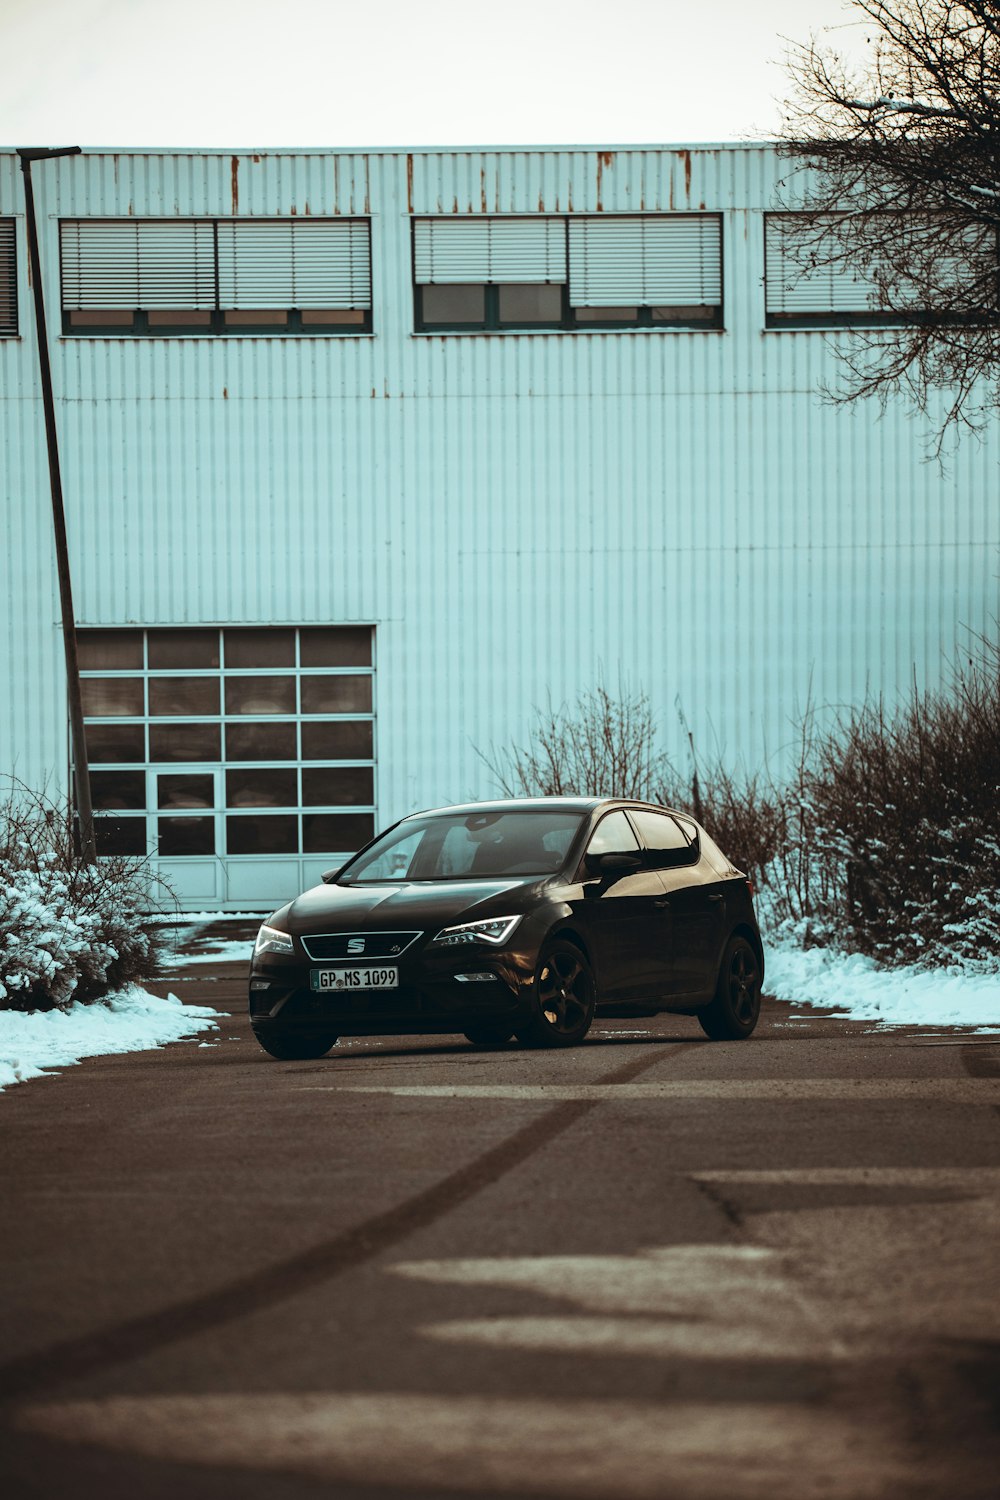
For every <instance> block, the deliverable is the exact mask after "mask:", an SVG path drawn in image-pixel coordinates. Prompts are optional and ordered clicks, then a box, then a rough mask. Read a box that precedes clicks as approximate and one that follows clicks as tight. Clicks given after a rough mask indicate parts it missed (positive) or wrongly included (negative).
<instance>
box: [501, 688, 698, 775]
mask: <svg viewBox="0 0 1000 1500" xmlns="http://www.w3.org/2000/svg"><path fill="white" fill-rule="evenodd" d="M656 739H657V733H656V722H655V720H654V718H653V711H652V709H651V707H650V704H649V699H648V698H647V697H646V695H645V694H644V693H636V692H632V691H630V690H628V689H624V690H622V691H621V692H620V693H619V695H618V696H617V697H612V695H611V693H609V692H608V690H607V688H606V687H604V686H603V685H602V686H599V687H598V688H596V689H595V690H594V691H593V692H586V693H581V694H580V696H579V697H578V698H577V700H576V702H575V703H574V704H573V706H572V707H571V708H567V706H566V705H565V704H564V705H562V706H561V707H560V708H553V707H552V704H551V702H550V703H549V706H548V707H547V708H546V709H545V710H544V711H543V710H540V709H536V711H535V726H534V730H533V733H532V737H531V744H530V745H529V746H528V748H527V749H506V748H505V749H501V750H499V751H497V750H494V751H492V752H491V754H490V755H484V754H483V753H482V752H481V751H480V752H479V754H480V758H481V759H482V760H483V761H484V762H485V764H486V766H487V768H488V769H489V770H490V771H491V772H492V774H493V776H494V777H495V779H496V782H497V785H498V786H499V787H500V789H501V790H502V791H503V793H504V796H506V797H629V798H633V799H635V800H636V801H640V802H646V801H650V800H652V799H653V792H654V789H655V788H657V787H659V786H661V785H662V784H664V783H665V782H670V783H672V784H673V783H675V782H676V774H675V772H674V768H673V765H672V763H671V761H670V759H669V757H668V756H667V755H666V754H665V753H664V752H663V751H661V750H659V749H658V748H657V744H656Z"/></svg>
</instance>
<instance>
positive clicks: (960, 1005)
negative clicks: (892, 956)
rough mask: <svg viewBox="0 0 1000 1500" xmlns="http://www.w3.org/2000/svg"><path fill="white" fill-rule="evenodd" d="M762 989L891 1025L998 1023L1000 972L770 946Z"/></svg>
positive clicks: (800, 1002)
mask: <svg viewBox="0 0 1000 1500" xmlns="http://www.w3.org/2000/svg"><path fill="white" fill-rule="evenodd" d="M765 956H766V960H767V967H766V976H765V981H764V989H765V991H766V993H767V994H769V995H774V996H776V997H777V998H778V999H779V1000H787V1001H790V1002H791V1003H792V1004H796V1005H816V1006H822V1007H829V1008H830V1009H831V1010H832V1011H833V1012H834V1014H835V1015H836V1016H838V1017H840V1016H843V1017H845V1018H847V1019H850V1020H852V1021H881V1022H882V1023H883V1024H884V1025H887V1026H974V1027H977V1028H978V1029H980V1030H992V1029H994V1028H996V1027H1000V974H996V973H993V974H970V973H968V972H963V971H962V970H961V969H959V968H958V967H957V966H956V967H953V968H940V969H920V968H915V967H913V966H912V965H911V966H907V967H903V968H898V969H896V968H893V969H886V968H883V967H881V966H880V965H879V964H877V963H876V962H875V961H874V959H871V958H867V957H865V956H864V955H863V954H859V953H838V952H837V951H836V950H834V949H831V948H797V947H792V946H790V945H789V946H778V947H770V946H768V947H767V948H766V950H765Z"/></svg>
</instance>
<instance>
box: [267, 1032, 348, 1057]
mask: <svg viewBox="0 0 1000 1500" xmlns="http://www.w3.org/2000/svg"><path fill="white" fill-rule="evenodd" d="M254 1036H255V1037H256V1038H257V1040H258V1042H260V1045H261V1046H262V1047H263V1049H264V1051H265V1052H268V1053H270V1055H271V1056H272V1057H276V1058H277V1059H278V1060H279V1062H303V1061H305V1059H306V1058H311V1057H325V1056H326V1054H327V1053H328V1052H329V1050H330V1048H331V1047H332V1046H333V1045H334V1043H335V1042H336V1041H337V1040H338V1037H337V1034H336V1032H333V1031H311V1032H303V1033H296V1032H294V1031H275V1030H273V1029H272V1028H271V1027H268V1029H267V1031H257V1030H255V1031H254Z"/></svg>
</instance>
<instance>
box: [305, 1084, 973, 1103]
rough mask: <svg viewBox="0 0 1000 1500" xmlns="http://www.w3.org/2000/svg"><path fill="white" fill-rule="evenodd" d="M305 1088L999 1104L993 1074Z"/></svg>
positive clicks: (607, 1098) (419, 1095)
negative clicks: (932, 1076)
mask: <svg viewBox="0 0 1000 1500" xmlns="http://www.w3.org/2000/svg"><path fill="white" fill-rule="evenodd" d="M300 1089H301V1090H302V1091H304V1092H306V1093H320V1094H331V1093H332V1094H394V1095H396V1096H397V1098H402V1099H539V1100H543V1101H547V1102H551V1103H561V1102H562V1101H563V1100H588V1101H590V1100H592V1101H594V1102H596V1103H600V1102H607V1103H616V1104H620V1103H624V1102H625V1101H627V1100H635V1101H641V1100H644V1099H681V1100H683V1099H726V1100H731V1099H743V1100H758V1099H759V1100H762V1101H765V1102H767V1103H773V1102H775V1101H777V1102H782V1101H789V1102H793V1103H794V1102H795V1101H798V1100H807V1101H809V1102H814V1101H815V1100H819V1099H848V1100H851V1101H858V1100H874V1101H877V1102H887V1101H889V1100H894V1099H923V1100H927V1101H935V1100H936V1101H938V1102H940V1103H944V1104H1000V1079H994V1078H880V1079H868V1078H859V1079H854V1078H751V1079H747V1078H742V1079H733V1080H730V1079H722V1078H706V1079H685V1080H683V1081H681V1080H674V1081H672V1082H669V1083H582V1084H581V1083H575V1084H555V1083H554V1084H547V1083H468V1084H451V1083H440V1084H438V1083H409V1084H374V1083H373V1084H364V1083H323V1084H317V1083H310V1084H301V1085H300Z"/></svg>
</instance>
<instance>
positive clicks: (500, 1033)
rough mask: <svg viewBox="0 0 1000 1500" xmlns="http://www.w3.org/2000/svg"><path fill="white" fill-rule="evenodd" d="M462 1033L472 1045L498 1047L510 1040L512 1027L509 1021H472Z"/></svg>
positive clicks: (512, 1032)
mask: <svg viewBox="0 0 1000 1500" xmlns="http://www.w3.org/2000/svg"><path fill="white" fill-rule="evenodd" d="M463 1034H464V1036H465V1037H466V1039H467V1040H468V1041H470V1042H471V1043H472V1045H473V1046H474V1047H500V1046H502V1045H503V1043H504V1042H509V1041H510V1039H511V1037H512V1036H513V1035H514V1028H513V1026H512V1025H511V1024H510V1022H509V1021H474V1022H473V1023H472V1025H471V1026H467V1027H466V1028H465V1032H464V1033H463Z"/></svg>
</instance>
